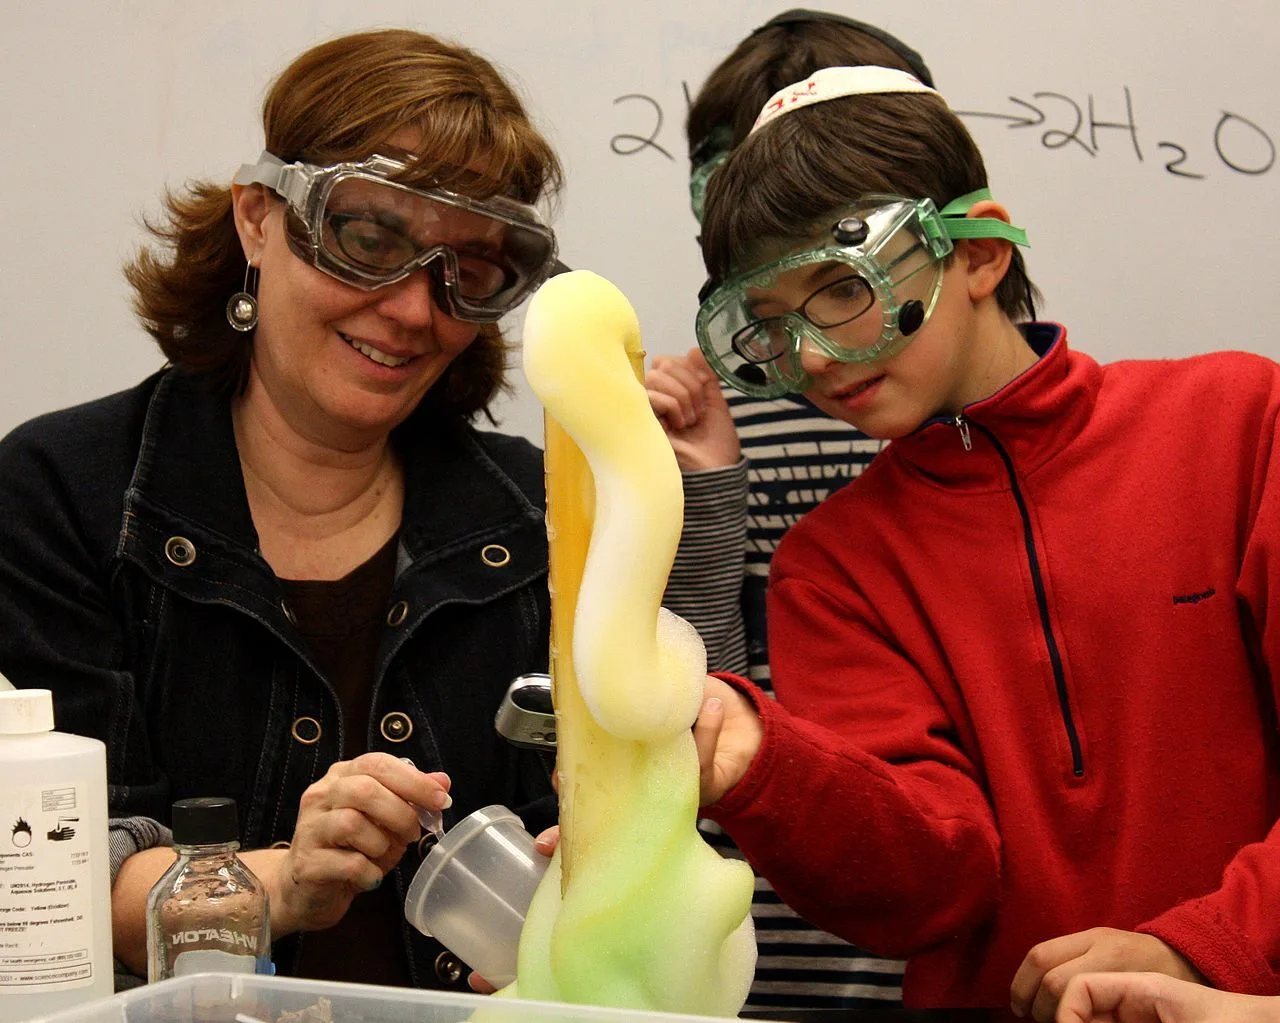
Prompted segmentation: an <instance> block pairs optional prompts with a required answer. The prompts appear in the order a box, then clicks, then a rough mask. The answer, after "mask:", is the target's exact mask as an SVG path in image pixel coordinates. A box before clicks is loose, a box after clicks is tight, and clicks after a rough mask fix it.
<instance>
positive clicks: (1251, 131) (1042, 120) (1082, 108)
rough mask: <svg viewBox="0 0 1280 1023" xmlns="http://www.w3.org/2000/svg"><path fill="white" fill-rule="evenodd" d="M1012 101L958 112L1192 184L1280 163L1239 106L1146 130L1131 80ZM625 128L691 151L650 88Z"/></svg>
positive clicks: (614, 141) (633, 104)
mask: <svg viewBox="0 0 1280 1023" xmlns="http://www.w3.org/2000/svg"><path fill="white" fill-rule="evenodd" d="M680 86H681V91H682V92H683V94H684V96H683V101H684V102H683V109H682V113H683V112H686V111H687V110H688V108H689V106H690V105H691V99H690V93H689V86H688V83H687V82H681V83H680ZM1008 103H1009V105H1008V106H1007V107H1005V108H1004V109H996V110H957V111H956V114H957V115H958V116H960V117H961V118H964V119H968V120H975V121H982V120H988V121H989V120H994V121H1003V122H1004V123H1005V125H1006V127H1007V128H1008V129H1009V130H1010V131H1017V132H1025V133H1026V134H1027V137H1028V139H1030V140H1033V141H1038V142H1039V144H1040V145H1041V146H1043V147H1044V148H1045V149H1055V150H1062V151H1064V152H1066V153H1075V154H1078V155H1079V154H1085V155H1087V156H1088V157H1090V158H1093V159H1096V158H1098V157H1112V156H1115V155H1118V154H1119V153H1127V154H1130V155H1131V156H1132V157H1133V158H1135V159H1136V160H1137V161H1138V162H1139V163H1144V164H1146V163H1149V164H1150V165H1151V166H1153V167H1155V168H1158V169H1160V170H1163V171H1165V172H1166V173H1168V174H1170V175H1172V176H1174V177H1177V178H1183V179H1186V180H1189V181H1203V180H1205V179H1206V178H1209V177H1211V176H1212V174H1213V173H1214V172H1215V171H1229V172H1232V173H1235V174H1242V175H1246V176H1249V177H1259V176H1261V175H1265V174H1267V173H1269V172H1270V171H1271V170H1272V169H1273V168H1274V167H1275V163H1276V144H1275V140H1274V139H1273V138H1272V136H1271V134H1270V133H1269V132H1268V130H1267V129H1266V128H1265V127H1263V125H1262V124H1260V123H1259V122H1258V121H1256V120H1254V119H1253V118H1251V117H1249V116H1247V114H1245V113H1241V112H1239V111H1235V110H1220V111H1217V112H1216V114H1215V115H1214V116H1213V117H1210V118H1207V119H1206V123H1205V125H1204V127H1203V130H1202V131H1201V132H1199V137H1196V138H1182V139H1178V140H1173V139H1168V138H1162V137H1161V134H1162V133H1161V132H1159V131H1157V130H1152V129H1149V128H1146V127H1142V128H1140V127H1139V119H1138V117H1137V115H1136V114H1135V107H1136V104H1135V100H1134V96H1133V91H1132V90H1131V89H1130V88H1129V87H1128V86H1127V85H1126V86H1123V87H1122V90H1121V93H1120V94H1119V95H1117V96H1115V97H1112V103H1113V106H1114V109H1111V108H1109V107H1108V106H1107V102H1106V100H1104V99H1103V98H1100V97H1098V96H1095V95H1094V94H1093V93H1088V94H1086V95H1085V96H1084V98H1083V101H1081V99H1079V98H1077V97H1074V96H1071V95H1068V94H1067V93H1062V92H1051V91H1047V90H1041V91H1038V92H1031V93H1026V94H1024V95H1021V96H1010V97H1009V98H1008ZM613 105H614V107H615V108H617V111H618V114H617V121H616V122H615V123H616V124H617V125H618V126H619V127H620V128H623V127H625V130H620V131H618V132H617V133H616V134H614V135H613V137H612V138H610V140H609V148H610V149H611V150H613V152H615V153H617V154H618V155H619V156H637V155H642V154H646V153H647V154H650V155H658V156H662V157H665V158H666V159H668V160H671V161H675V159H676V157H675V156H674V155H673V152H672V151H673V150H676V151H682V150H683V148H684V147H683V140H682V139H679V138H676V139H675V140H672V139H671V138H669V137H668V135H669V134H670V129H668V130H667V132H666V133H664V130H663V128H664V124H665V123H666V118H665V117H664V114H663V107H662V103H661V102H660V101H659V100H657V99H655V98H654V97H653V96H650V95H648V94H647V93H642V92H630V93H626V94H624V95H622V96H618V97H616V98H615V99H614V101H613Z"/></svg>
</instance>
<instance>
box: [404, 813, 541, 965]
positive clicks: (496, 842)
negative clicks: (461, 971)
mask: <svg viewBox="0 0 1280 1023" xmlns="http://www.w3.org/2000/svg"><path fill="white" fill-rule="evenodd" d="M550 862H551V860H550V858H549V857H547V856H543V855H542V854H541V853H540V852H538V851H537V850H536V849H535V848H534V846H533V836H532V835H530V834H529V832H527V831H525V829H524V826H523V825H522V824H521V823H520V818H519V817H517V816H516V815H515V814H514V813H512V812H511V811H510V810H508V809H507V808H506V807H505V806H486V807H484V808H483V809H481V810H477V811H476V812H475V813H473V814H471V816H469V817H466V818H464V819H463V820H461V821H459V822H458V823H457V824H455V825H454V826H453V827H452V828H450V829H449V830H448V831H446V832H445V834H444V837H443V838H442V839H440V841H439V842H438V843H437V844H436V845H434V846H432V848H431V851H430V852H429V853H427V858H426V859H425V860H423V862H422V865H421V866H420V867H418V872H417V873H416V874H415V875H414V877H413V883H412V884H410V885H409V894H408V896H406V898H405V902H404V915H405V918H406V919H407V920H408V921H409V923H411V924H413V926H414V927H416V928H417V929H418V930H419V931H421V932H422V933H423V934H426V935H428V936H429V937H434V938H435V939H437V940H438V941H439V942H440V943H441V944H442V945H444V946H445V947H446V948H448V949H449V950H450V951H452V952H453V953H454V954H455V955H456V956H458V957H459V958H460V959H461V960H462V961H463V962H464V963H466V964H467V965H468V966H470V967H471V968H472V969H473V970H475V971H476V973H478V974H480V976H482V977H483V978H484V979H485V980H487V981H488V982H489V983H490V984H493V985H494V986H495V987H504V986H505V985H507V984H509V983H511V981H513V980H515V977H516V951H517V948H518V947H519V944H520V929H521V928H522V927H523V926H524V918H525V914H526V913H527V912H528V911H529V903H530V902H532V901H533V893H534V889H536V888H537V887H538V882H539V881H541V880H542V875H543V874H544V873H545V872H546V869H547V864H549V863H550Z"/></svg>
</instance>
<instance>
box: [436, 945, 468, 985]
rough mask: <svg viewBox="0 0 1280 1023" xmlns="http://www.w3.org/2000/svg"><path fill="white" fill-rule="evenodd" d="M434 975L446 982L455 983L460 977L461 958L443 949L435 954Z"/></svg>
mask: <svg viewBox="0 0 1280 1023" xmlns="http://www.w3.org/2000/svg"><path fill="white" fill-rule="evenodd" d="M436 976H437V977H439V978H440V979H441V980H442V981H444V982H445V983H446V984H456V983H458V981H459V980H461V979H462V960H461V959H459V958H458V957H457V956H456V955H454V954H453V953H452V952H450V951H449V950H448V949H445V950H444V951H443V952H441V953H440V954H439V955H438V956H436Z"/></svg>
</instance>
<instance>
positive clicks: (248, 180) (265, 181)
mask: <svg viewBox="0 0 1280 1023" xmlns="http://www.w3.org/2000/svg"><path fill="white" fill-rule="evenodd" d="M283 169H284V161H283V160H281V159H280V158H279V157H278V156H276V155H275V154H274V153H269V152H267V151H266V150H265V149H264V150H263V151H262V155H261V156H260V157H258V162H257V163H242V164H241V165H240V169H239V170H238V171H236V176H235V177H234V178H232V179H231V181H232V183H233V184H236V185H266V186H267V187H268V188H271V189H274V188H275V187H276V184H277V183H278V182H279V181H280V172H281V171H282V170H283Z"/></svg>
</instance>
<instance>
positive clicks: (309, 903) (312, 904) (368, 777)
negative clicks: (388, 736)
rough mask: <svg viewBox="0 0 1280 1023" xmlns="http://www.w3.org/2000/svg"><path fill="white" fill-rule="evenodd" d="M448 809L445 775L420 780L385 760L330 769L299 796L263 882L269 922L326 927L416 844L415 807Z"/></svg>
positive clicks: (377, 756) (382, 756)
mask: <svg viewBox="0 0 1280 1023" xmlns="http://www.w3.org/2000/svg"><path fill="white" fill-rule="evenodd" d="M450 803H451V800H450V797H449V777H448V775H445V774H426V773H424V772H422V771H419V770H418V769H417V768H415V767H412V766H410V765H409V764H408V763H406V762H405V761H402V760H399V759H397V758H396V757H393V756H391V755H389V754H387V753H366V754H364V755H363V756H360V757H357V758H356V759H355V760H344V761H340V762H339V763H336V764H334V765H333V766H332V767H330V768H329V770H328V772H327V773H326V774H325V776H324V777H323V778H321V779H320V780H319V781H318V782H316V783H315V784H313V785H311V786H310V787H309V788H308V789H307V790H306V791H305V792H304V793H303V794H302V800H301V802H300V804H299V808H298V822H297V824H296V825H295V826H294V832H293V841H292V842H291V843H290V846H289V849H288V853H287V855H285V856H284V857H283V858H282V859H281V860H280V861H279V866H278V869H277V871H276V874H275V877H274V878H273V879H271V880H270V881H268V884H269V885H270V886H271V887H272V889H273V890H272V902H271V913H272V917H273V923H275V917H276V916H277V915H279V916H281V917H282V920H281V924H282V925H283V929H284V930H285V931H286V932H287V931H290V930H301V931H312V930H321V929H323V928H325V927H331V926H333V925H334V924H335V923H337V922H338V921H339V920H341V919H342V917H343V914H345V913H346V911H347V908H348V907H349V906H350V905H351V900H352V899H354V898H355V897H356V896H357V895H359V894H360V893H361V892H367V891H372V890H373V889H374V888H377V887H378V885H380V884H381V883H382V878H383V876H384V875H385V874H386V873H387V871H389V870H390V869H391V868H392V867H394V866H395V865H396V864H397V863H398V862H399V861H400V857H401V856H403V855H404V851H405V849H406V848H407V847H408V846H409V845H410V843H412V842H416V841H417V840H418V838H419V836H420V835H421V828H420V827H419V824H418V816H417V812H416V811H415V810H414V805H417V806H423V807H426V808H427V809H430V810H441V809H444V808H446V807H448V806H449V805H450ZM272 881H273V882H274V884H272Z"/></svg>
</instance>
